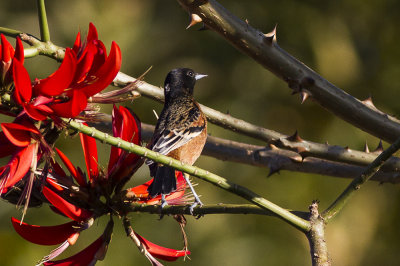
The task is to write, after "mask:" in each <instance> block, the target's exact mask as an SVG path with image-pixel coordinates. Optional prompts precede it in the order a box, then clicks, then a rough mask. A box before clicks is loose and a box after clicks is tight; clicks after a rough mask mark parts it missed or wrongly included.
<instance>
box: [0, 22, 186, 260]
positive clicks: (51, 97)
mask: <svg viewBox="0 0 400 266" xmlns="http://www.w3.org/2000/svg"><path fill="white" fill-rule="evenodd" d="M120 67H121V52H120V49H119V47H118V45H117V44H116V43H115V42H113V43H112V44H111V49H110V52H109V54H107V51H106V47H105V45H104V44H103V43H102V42H101V41H100V40H99V39H98V34H97V30H96V28H95V27H94V25H93V24H90V25H89V32H88V35H87V37H86V38H85V39H84V40H81V36H80V33H79V34H78V35H77V38H76V41H75V43H74V45H73V47H72V48H66V50H65V57H64V60H63V61H62V63H61V64H60V66H59V68H58V69H57V70H56V71H55V72H54V73H53V74H51V75H50V76H49V77H47V78H44V79H34V81H33V82H32V81H31V77H30V76H29V74H28V71H27V70H26V68H25V67H24V50H23V46H22V43H21V40H20V39H19V38H17V43H16V47H15V49H14V48H13V47H12V46H11V44H10V43H9V42H8V41H7V40H6V38H5V37H4V36H3V35H1V46H0V96H1V97H2V98H1V99H3V98H4V99H8V100H7V101H3V100H2V101H1V102H0V112H1V113H2V114H6V115H8V116H12V117H14V121H13V122H11V123H1V130H2V131H1V132H0V157H9V158H10V159H9V161H8V163H6V164H5V165H4V166H2V167H0V196H1V197H2V198H4V199H6V200H8V201H10V202H13V203H14V202H17V203H18V204H19V205H22V204H25V209H24V215H25V212H26V209H27V208H28V207H29V206H30V199H31V194H35V195H36V198H37V201H39V202H40V203H48V204H49V206H50V208H51V209H52V210H53V211H54V212H55V213H57V214H60V215H63V216H66V217H68V218H69V219H71V221H70V222H68V223H64V224H60V225H55V226H38V225H30V224H27V223H25V222H23V219H22V220H21V221H20V220H18V219H16V218H12V219H11V222H12V224H13V226H14V228H15V230H16V231H17V233H18V234H19V235H21V236H22V237H23V238H25V239H26V240H28V241H30V242H32V243H35V244H39V245H59V246H58V247H57V248H56V249H54V250H53V251H51V252H50V254H49V255H48V256H46V257H44V258H43V259H42V260H41V261H40V263H43V264H44V265H93V264H94V263H95V262H96V261H98V260H102V259H103V258H104V256H105V254H106V251H107V246H108V244H109V243H110V241H111V235H112V231H113V226H114V221H113V217H124V219H125V220H124V221H126V219H127V218H126V214H127V213H124V211H121V210H119V209H118V206H120V204H121V197H124V198H125V200H129V201H130V202H138V203H146V204H158V203H160V200H161V197H160V196H159V197H156V198H151V197H150V196H149V195H148V193H147V187H148V186H149V185H150V184H151V182H153V180H150V181H148V182H146V183H145V184H143V185H139V186H137V187H133V188H130V189H127V190H125V191H122V189H123V186H124V185H125V184H126V182H127V181H129V180H130V178H131V177H132V175H133V174H134V173H135V172H136V171H137V169H138V168H139V167H140V166H141V165H142V164H143V159H142V158H141V157H140V156H137V155H135V154H132V153H128V152H126V151H124V150H122V149H120V148H118V147H112V148H111V152H110V157H109V162H108V167H107V170H103V167H102V166H101V165H100V164H99V162H98V151H97V145H96V140H95V139H94V138H93V137H91V136H87V135H84V134H82V133H80V134H79V135H80V140H81V144H82V148H83V156H84V159H85V164H86V173H85V171H83V170H82V169H80V168H79V167H76V166H75V165H74V164H73V163H72V162H71V161H70V159H69V158H68V157H67V156H66V155H65V154H64V153H63V152H62V151H61V150H60V149H58V148H56V147H55V141H56V139H57V138H58V136H59V135H60V133H61V132H62V130H64V128H65V122H63V118H71V119H74V118H79V120H78V121H81V122H82V121H84V119H85V113H86V112H87V111H88V110H89V109H88V102H93V98H96V97H97V98H101V95H103V96H104V95H110V96H111V97H114V98H115V96H118V95H119V92H114V93H111V94H100V92H101V91H102V90H104V89H105V88H106V87H107V86H108V85H109V84H110V83H111V82H112V81H113V79H114V78H115V76H116V75H117V73H118V71H119V69H120ZM122 91H123V92H122V93H126V92H127V90H126V89H123V90H122ZM99 95H100V96H99ZM7 97H8V98H7ZM114 98H113V99H114ZM103 100H104V99H103ZM82 123H84V122H82ZM112 130H113V136H114V137H118V138H121V139H122V140H125V141H128V142H132V143H134V144H136V145H140V144H141V128H140V121H139V119H138V118H137V117H136V115H135V114H133V113H132V112H131V111H130V110H128V109H127V108H125V107H122V106H120V107H116V106H115V105H114V107H113V112H112ZM56 155H57V157H58V158H56ZM61 162H62V163H61ZM66 170H67V171H66ZM176 177H177V183H178V189H177V190H176V191H175V192H174V193H171V194H170V195H168V196H167V198H166V200H167V201H168V203H169V204H182V203H185V202H186V200H187V198H186V196H185V189H186V182H185V179H184V178H183V176H182V173H180V172H176ZM15 195H18V196H19V199H18V200H17V201H16V200H15V199H14V198H13V197H14V196H15ZM32 206H33V204H32ZM104 215H107V216H108V217H109V218H110V220H109V222H108V225H107V226H106V228H105V230H104V232H103V234H102V235H101V236H100V237H99V238H98V239H97V240H95V241H94V242H93V243H92V244H91V245H89V246H88V247H87V248H85V249H83V250H82V251H81V252H79V253H77V254H76V255H74V256H72V257H69V258H66V259H62V260H58V261H55V260H54V259H55V258H56V257H57V256H58V255H60V254H61V253H62V252H63V251H64V250H66V249H67V248H68V247H69V246H70V245H73V244H75V242H76V241H77V240H78V238H79V237H80V235H81V234H82V232H83V231H84V230H86V229H88V228H90V227H91V225H92V224H93V223H94V221H95V220H96V219H98V218H99V217H101V216H104ZM124 224H125V223H124ZM125 228H126V230H127V231H129V232H130V233H129V235H130V237H131V238H132V239H133V240H134V241H135V243H136V244H137V245H138V246H140V248H141V251H142V252H143V253H144V254H145V255H146V257H147V258H148V259H149V260H150V261H151V263H152V264H153V265H160V263H159V262H158V261H157V260H156V258H159V259H163V260H169V261H173V260H176V259H177V258H179V257H182V256H186V255H188V254H189V251H187V250H175V249H169V248H164V247H161V246H158V245H156V244H154V243H152V242H150V241H148V240H146V239H145V238H143V237H142V236H140V235H139V234H137V233H136V232H134V231H133V230H132V228H131V227H130V225H129V228H127V227H125Z"/></svg>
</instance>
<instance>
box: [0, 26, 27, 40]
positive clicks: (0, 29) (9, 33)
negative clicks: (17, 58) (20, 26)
mask: <svg viewBox="0 0 400 266" xmlns="http://www.w3.org/2000/svg"><path fill="white" fill-rule="evenodd" d="M0 33H3V34H4V35H6V36H10V37H14V38H16V37H17V36H19V35H20V34H21V33H22V32H21V31H19V30H13V29H9V28H4V27H0Z"/></svg>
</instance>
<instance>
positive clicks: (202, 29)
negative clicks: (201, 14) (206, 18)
mask: <svg viewBox="0 0 400 266" xmlns="http://www.w3.org/2000/svg"><path fill="white" fill-rule="evenodd" d="M204 30H209V28H208V27H207V26H206V24H205V23H204V22H203V23H202V25H201V28H200V29H199V31H204Z"/></svg>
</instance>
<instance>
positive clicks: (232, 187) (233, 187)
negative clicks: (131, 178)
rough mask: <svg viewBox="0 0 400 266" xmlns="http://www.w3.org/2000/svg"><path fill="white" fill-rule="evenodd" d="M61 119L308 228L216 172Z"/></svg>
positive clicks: (103, 139)
mask: <svg viewBox="0 0 400 266" xmlns="http://www.w3.org/2000/svg"><path fill="white" fill-rule="evenodd" d="M63 120H64V122H66V123H67V124H68V125H69V127H70V128H73V129H75V130H77V131H79V132H82V133H84V134H86V135H89V136H92V137H93V138H95V139H97V140H100V141H102V142H103V143H106V144H109V145H112V146H116V147H119V148H121V149H123V150H125V151H128V152H132V153H135V154H138V155H140V156H143V157H145V158H149V159H151V160H153V161H155V162H158V163H161V164H164V165H168V166H171V167H172V168H175V169H177V170H180V171H183V172H185V173H188V174H191V175H193V176H196V177H198V178H200V179H202V180H204V181H207V182H209V183H211V184H213V185H215V186H217V187H220V188H223V189H225V190H227V191H229V192H231V193H233V194H236V195H238V196H241V197H242V198H244V199H246V200H248V201H250V202H252V203H254V204H255V205H257V206H260V207H261V208H264V209H266V210H269V211H271V212H273V213H275V214H276V216H277V217H279V218H281V219H282V220H284V221H285V222H287V223H289V224H290V225H292V226H294V227H296V228H297V229H299V230H301V231H303V232H307V231H308V230H309V227H310V224H309V222H308V221H306V220H304V219H302V218H300V217H298V216H297V215H294V214H292V213H290V212H289V211H287V210H285V209H283V208H281V207H280V206H278V205H276V204H274V203H272V202H270V201H268V200H267V199H265V198H263V197H261V196H260V195H258V194H256V193H254V192H253V191H251V190H249V189H247V188H245V187H242V186H240V185H237V184H235V183H232V182H230V181H228V180H226V179H225V178H223V177H220V176H218V175H216V174H213V173H210V172H209V171H206V170H204V169H201V168H198V167H195V166H191V165H187V164H183V163H182V162H180V161H178V160H175V159H173V158H171V157H167V156H164V155H161V154H159V153H157V152H154V151H152V150H149V149H147V148H145V147H142V146H138V145H135V144H133V143H131V142H127V141H124V140H122V139H120V138H115V137H111V136H109V135H108V134H105V133H103V132H101V131H98V130H97V129H95V128H91V127H87V126H84V125H83V124H81V123H78V122H75V121H73V120H68V119H65V118H64V119H63Z"/></svg>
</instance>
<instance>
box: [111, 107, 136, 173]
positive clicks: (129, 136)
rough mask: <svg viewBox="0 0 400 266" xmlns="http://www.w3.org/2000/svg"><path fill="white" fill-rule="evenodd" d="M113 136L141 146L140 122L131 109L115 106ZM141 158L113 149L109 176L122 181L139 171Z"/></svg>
mask: <svg viewBox="0 0 400 266" xmlns="http://www.w3.org/2000/svg"><path fill="white" fill-rule="evenodd" d="M112 118H113V135H114V137H120V138H121V139H123V140H126V141H129V142H133V143H135V144H137V145H138V144H140V142H141V129H140V120H139V119H138V118H137V117H136V115H135V114H133V113H131V112H130V111H129V109H127V108H125V107H123V106H120V107H119V109H118V108H116V107H115V106H114V109H113V114H112ZM139 159H140V156H138V155H136V154H134V153H128V152H126V151H123V150H121V149H119V148H117V147H111V153H110V161H109V164H108V174H109V176H112V178H113V179H115V180H116V181H118V180H121V179H123V178H125V177H127V175H129V174H132V172H133V171H134V170H135V169H137V168H138V167H139V166H140V165H138V163H139V164H140V162H139V161H138V160H139Z"/></svg>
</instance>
